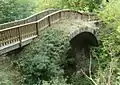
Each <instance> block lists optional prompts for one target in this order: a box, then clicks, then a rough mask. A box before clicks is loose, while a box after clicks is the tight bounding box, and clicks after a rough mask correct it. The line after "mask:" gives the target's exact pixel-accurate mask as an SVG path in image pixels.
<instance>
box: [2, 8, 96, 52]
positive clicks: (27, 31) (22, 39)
mask: <svg viewBox="0 0 120 85" xmlns="http://www.w3.org/2000/svg"><path fill="white" fill-rule="evenodd" d="M63 18H76V19H81V20H85V21H94V20H98V18H97V16H96V14H92V13H81V12H77V11H73V10H68V9H67V10H59V11H55V12H53V13H51V14H48V15H46V16H44V17H43V18H39V19H36V20H34V19H33V21H32V20H31V21H30V23H24V24H20V25H17V26H13V27H8V28H5V29H2V30H0V54H3V53H6V52H9V51H11V50H14V49H17V48H19V47H22V46H24V45H26V44H28V43H29V42H30V41H31V40H32V39H34V38H36V37H37V36H38V35H40V34H39V33H40V31H41V30H44V29H45V28H46V27H48V26H51V25H52V24H53V23H55V22H57V21H59V20H61V19H63Z"/></svg>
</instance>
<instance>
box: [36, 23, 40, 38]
mask: <svg viewBox="0 0 120 85" xmlns="http://www.w3.org/2000/svg"><path fill="white" fill-rule="evenodd" d="M36 34H37V36H39V28H38V22H36Z"/></svg>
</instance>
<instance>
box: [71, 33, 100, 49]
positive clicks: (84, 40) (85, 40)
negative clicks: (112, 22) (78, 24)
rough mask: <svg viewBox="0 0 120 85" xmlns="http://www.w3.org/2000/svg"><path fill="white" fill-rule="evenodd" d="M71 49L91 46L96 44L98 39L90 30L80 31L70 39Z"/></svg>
mask: <svg viewBox="0 0 120 85" xmlns="http://www.w3.org/2000/svg"><path fill="white" fill-rule="evenodd" d="M70 45H71V46H72V48H73V49H75V48H76V49H80V48H85V47H91V46H98V40H97V38H96V37H95V35H94V34H93V33H91V32H82V33H79V34H78V35H76V36H75V37H73V38H72V39H71V40H70Z"/></svg>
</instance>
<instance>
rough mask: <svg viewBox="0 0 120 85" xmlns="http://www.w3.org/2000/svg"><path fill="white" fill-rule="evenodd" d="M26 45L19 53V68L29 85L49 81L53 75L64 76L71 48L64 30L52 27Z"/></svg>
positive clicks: (24, 80)
mask: <svg viewBox="0 0 120 85" xmlns="http://www.w3.org/2000/svg"><path fill="white" fill-rule="evenodd" d="M41 35H42V36H41V37H40V38H37V39H36V40H34V41H33V42H32V43H31V44H30V45H29V46H27V47H25V49H23V50H22V51H21V52H20V53H19V54H18V55H16V56H19V57H22V58H20V60H19V63H18V65H19V68H20V71H21V73H22V74H23V80H22V82H24V83H25V84H27V85H31V84H38V82H39V81H42V80H45V81H49V80H51V78H52V77H56V76H62V75H63V73H64V70H63V67H64V63H65V62H66V57H67V51H68V49H69V48H70V47H69V42H68V39H67V37H66V36H65V34H64V33H63V32H62V31H58V30H53V29H50V30H48V31H47V32H44V33H43V34H41Z"/></svg>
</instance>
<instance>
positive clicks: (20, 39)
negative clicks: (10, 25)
mask: <svg viewBox="0 0 120 85" xmlns="http://www.w3.org/2000/svg"><path fill="white" fill-rule="evenodd" d="M17 29H18V35H19V36H18V37H19V41H20V43H19V45H20V47H22V37H21V33H20V28H19V27H18V28H17Z"/></svg>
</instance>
